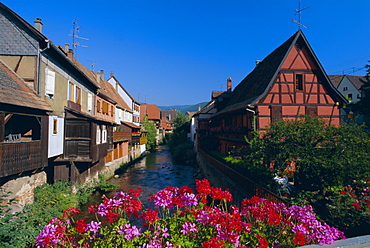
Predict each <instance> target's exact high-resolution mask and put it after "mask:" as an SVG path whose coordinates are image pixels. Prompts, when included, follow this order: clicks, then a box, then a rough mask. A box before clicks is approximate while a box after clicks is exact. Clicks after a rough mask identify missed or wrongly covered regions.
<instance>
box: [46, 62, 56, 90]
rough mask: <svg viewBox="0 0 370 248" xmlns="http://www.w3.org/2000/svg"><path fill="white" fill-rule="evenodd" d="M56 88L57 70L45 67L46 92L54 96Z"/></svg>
mask: <svg viewBox="0 0 370 248" xmlns="http://www.w3.org/2000/svg"><path fill="white" fill-rule="evenodd" d="M54 88H55V72H53V71H52V70H50V69H49V68H46V69H45V94H46V95H48V96H50V97H52V96H53V95H54Z"/></svg>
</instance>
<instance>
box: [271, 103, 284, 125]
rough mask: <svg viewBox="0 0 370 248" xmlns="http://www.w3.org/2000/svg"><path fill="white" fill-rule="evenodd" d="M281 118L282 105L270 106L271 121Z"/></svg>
mask: <svg viewBox="0 0 370 248" xmlns="http://www.w3.org/2000/svg"><path fill="white" fill-rule="evenodd" d="M281 118H282V106H271V122H275V121H277V120H279V119H281Z"/></svg>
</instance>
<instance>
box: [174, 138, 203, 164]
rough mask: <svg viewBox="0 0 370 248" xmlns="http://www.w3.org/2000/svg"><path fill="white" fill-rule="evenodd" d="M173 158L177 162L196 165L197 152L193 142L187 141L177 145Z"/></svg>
mask: <svg viewBox="0 0 370 248" xmlns="http://www.w3.org/2000/svg"><path fill="white" fill-rule="evenodd" d="M172 160H173V162H174V163H175V164H182V165H192V166H194V165H196V163H197V161H196V152H195V151H194V146H193V144H192V143H191V142H188V141H186V142H185V143H182V144H179V145H177V146H176V147H175V148H174V149H173V150H172Z"/></svg>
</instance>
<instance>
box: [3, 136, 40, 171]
mask: <svg viewBox="0 0 370 248" xmlns="http://www.w3.org/2000/svg"><path fill="white" fill-rule="evenodd" d="M41 167H42V156H41V141H28V142H27V141H25V142H14V143H0V177H5V176H10V175H14V174H18V173H21V172H25V171H29V170H35V169H38V168H41Z"/></svg>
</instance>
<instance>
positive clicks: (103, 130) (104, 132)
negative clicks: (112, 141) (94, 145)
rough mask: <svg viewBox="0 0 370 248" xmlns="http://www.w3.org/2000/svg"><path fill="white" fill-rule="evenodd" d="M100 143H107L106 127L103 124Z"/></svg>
mask: <svg viewBox="0 0 370 248" xmlns="http://www.w3.org/2000/svg"><path fill="white" fill-rule="evenodd" d="M101 137H102V140H101V143H102V144H103V143H107V127H106V126H105V125H102V133H101Z"/></svg>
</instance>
